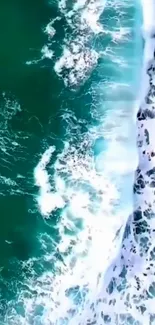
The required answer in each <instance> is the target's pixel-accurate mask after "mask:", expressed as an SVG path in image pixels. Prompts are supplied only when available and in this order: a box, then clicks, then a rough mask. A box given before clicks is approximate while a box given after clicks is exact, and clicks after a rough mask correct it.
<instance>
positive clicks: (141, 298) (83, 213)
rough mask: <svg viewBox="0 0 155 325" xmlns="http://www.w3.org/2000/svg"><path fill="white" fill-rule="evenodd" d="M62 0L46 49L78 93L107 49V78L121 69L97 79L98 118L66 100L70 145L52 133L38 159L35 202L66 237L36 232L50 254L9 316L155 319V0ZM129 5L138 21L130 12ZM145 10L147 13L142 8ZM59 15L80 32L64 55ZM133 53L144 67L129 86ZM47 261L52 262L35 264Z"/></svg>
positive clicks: (30, 320)
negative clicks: (59, 39)
mask: <svg viewBox="0 0 155 325" xmlns="http://www.w3.org/2000/svg"><path fill="white" fill-rule="evenodd" d="M135 3H136V5H135ZM148 4H149V5H148ZM134 6H136V9H134V10H135V11H134V10H133V8H134ZM58 7H59V12H60V15H59V16H58V17H56V19H54V20H52V21H51V22H50V23H49V24H48V25H47V26H46V28H45V30H44V32H45V33H46V34H47V36H48V42H47V44H46V45H45V46H44V47H43V49H42V50H41V56H42V57H41V60H42V59H45V58H49V59H51V60H53V62H54V63H53V69H54V71H55V74H56V75H57V77H58V78H60V79H61V80H62V81H63V83H64V86H65V87H66V88H67V87H68V88H70V89H71V90H72V92H73V93H76V91H78V89H79V88H80V87H81V86H82V85H84V83H86V82H87V81H88V80H89V77H90V75H91V74H92V73H93V70H94V69H95V67H96V66H97V64H98V62H99V60H103V67H102V65H101V66H100V69H101V72H100V73H101V74H102V78H103V76H104V79H106V72H107V73H108V69H109V71H110V72H109V73H111V71H112V69H114V71H115V78H114V79H112V78H111V79H110V77H109V79H108V78H107V80H106V82H105V83H103V82H102V81H100V83H98V84H95V82H94V84H93V87H92V88H91V91H92V92H94V94H95V93H97V95H94V96H96V97H95V100H96V102H97V104H96V102H95V104H94V103H93V105H92V108H91V118H92V119H94V120H95V123H90V125H87V127H86V121H85V120H84V119H82V118H81V119H78V118H77V116H76V114H75V112H73V111H71V110H69V109H64V110H63V111H62V121H63V123H64V124H65V134H64V135H63V137H62V148H61V150H57V147H56V145H55V144H52V137H51V139H50V141H49V142H48V140H45V139H44V141H43V145H42V148H41V149H40V154H39V155H38V157H37V159H38V163H37V165H36V167H35V169H34V185H35V186H36V187H37V195H36V196H35V202H36V209H37V210H38V211H39V213H40V215H41V217H42V218H44V221H45V224H46V223H47V224H48V220H49V219H51V218H53V219H54V218H57V219H58V222H57V224H56V225H55V226H54V230H55V231H56V232H57V233H58V236H59V239H60V240H58V241H56V239H54V237H53V238H52V237H51V236H49V235H48V234H47V233H42V234H40V235H39V242H40V245H41V247H42V251H43V252H44V254H43V256H40V258H37V257H34V258H31V259H30V260H29V261H25V262H23V268H24V267H27V268H28V269H30V270H31V272H34V273H33V276H32V277H31V278H29V279H27V278H25V279H24V284H23V287H22V290H21V291H20V292H19V293H18V297H17V299H16V302H14V303H12V302H11V303H9V306H8V311H7V315H6V317H5V322H4V323H5V324H8V325H11V324H15V325H18V324H19V325H20V324H25V325H26V324H27V325H29V324H34V325H43V324H44V325H95V324H97V325H104V324H112V325H115V324H116V325H128V324H134V325H153V324H155V312H154V304H155V300H154V299H155V281H154V275H155V274H154V220H153V217H154V213H155V211H154V207H153V205H154V198H153V196H154V167H155V165H154V159H155V158H154V157H155V153H154V145H153V142H154V138H155V125H154V123H155V122H154V118H155V115H154V92H155V83H154V71H155V57H154V55H155V54H154V53H155V38H154V36H155V34H154V33H155V2H154V0H142V1H141V2H139V1H135V2H134V3H133V2H132V1H127V0H126V1H122V2H121V3H120V1H117V0H114V1H113V2H112V1H108V0H107V1H99V0H98V1H96V2H93V1H85V0H81V1H80V0H79V1H76V2H75V3H74V5H73V6H71V5H70V4H68V2H67V1H59V6H58ZM130 9H131V10H133V12H132V14H133V13H134V14H133V17H132V19H131V20H134V21H135V23H134V32H133V31H132V28H131V26H128V23H127V22H126V16H125V12H126V11H127V10H130ZM108 10H113V11H112V12H114V19H113V20H112V26H111V28H110V27H109V28H108V23H105V24H103V25H102V24H101V23H99V19H100V17H101V16H102V15H104V13H105V14H107V15H110V14H111V11H108ZM140 10H141V11H142V15H143V18H142V19H143V25H141V19H140V18H139V16H138V15H137V16H136V13H137V12H138V11H140ZM62 17H65V19H66V21H67V24H68V25H67V26H68V29H69V31H71V32H70V33H68V31H66V34H65V35H64V38H63V41H62V44H61V47H62V49H63V50H62V53H61V55H60V57H59V58H58V57H56V52H55V42H54V37H55V35H56V33H57V30H56V27H55V24H56V23H57V21H60V20H61V19H62ZM108 17H110V16H108ZM111 19H112V17H111ZM136 19H137V20H136ZM114 22H115V24H116V26H115V28H114V26H113V23H114ZM100 35H102V36H103V35H104V36H107V37H108V42H107V44H104V46H101V44H100V43H99V42H97V40H98V38H97V37H100ZM133 35H134V37H135V44H134V45H133V47H132V45H131V44H132V37H133ZM142 37H143V40H144V46H143V54H142V52H141V39H142ZM109 40H110V41H111V43H110V41H109ZM128 42H129V43H130V46H131V47H132V50H133V49H134V53H133V57H134V55H135V53H136V55H137V60H138V58H139V60H138V62H137V61H136V60H135V61H134V59H133V61H132V60H131V59H130V56H128V50H129V48H128V47H127V50H126V51H125V50H124V47H125V46H127V44H128ZM92 44H93V46H92ZM98 44H99V45H98ZM122 51H124V52H123V54H122ZM130 54H131V53H130ZM142 56H143V62H142V60H141V57H142ZM107 58H108V59H107ZM104 60H105V61H106V60H107V64H105V65H104V63H105V61H104ZM33 63H34V62H31V63H30V62H29V63H28V62H27V63H26V64H33ZM132 64H133V65H134V67H135V71H136V73H135V74H138V78H137V77H136V76H134V77H133V80H134V81H133V80H132V86H130V83H131V74H130V73H129V71H130V69H131V66H132ZM141 64H142V68H141ZM137 66H138V67H137ZM110 69H111V70H110ZM119 71H121V72H119ZM119 73H120V74H119ZM136 78H137V79H136ZM135 79H136V82H135ZM138 79H140V80H142V82H141V81H139V80H138ZM137 83H138V86H136V85H137ZM138 89H140V90H138ZM134 92H136V94H135V93H134ZM103 97H104V98H106V101H103ZM96 121H97V122H96ZM83 129H86V131H84V132H83V131H82V130H83ZM136 138H137V143H136ZM137 165H138V168H137ZM135 170H136V172H135ZM53 247H54V248H55V250H54V251H53ZM46 265H48V270H46ZM39 266H41V267H43V268H44V272H42V274H41V275H40V276H36V272H35V269H37V268H38V267H39ZM32 270H33V271H32ZM0 320H1V318H0Z"/></svg>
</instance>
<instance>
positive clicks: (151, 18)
mask: <svg viewBox="0 0 155 325" xmlns="http://www.w3.org/2000/svg"><path fill="white" fill-rule="evenodd" d="M141 3H142V10H143V31H144V37H145V38H148V37H151V36H152V34H155V2H154V0H141Z"/></svg>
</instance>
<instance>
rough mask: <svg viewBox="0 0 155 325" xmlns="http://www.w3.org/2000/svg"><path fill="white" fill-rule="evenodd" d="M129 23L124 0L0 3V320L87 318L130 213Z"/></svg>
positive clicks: (37, 324)
mask: <svg viewBox="0 0 155 325" xmlns="http://www.w3.org/2000/svg"><path fill="white" fill-rule="evenodd" d="M140 25H141V12H140V4H139V2H138V1H133V0H130V1H129V0H125V1H122V0H107V1H106V0H105V1H104V0H102V1H101V0H94V1H93V0H92V1H89V0H81V1H80V0H76V1H71V0H68V1H67V0H59V1H58V0H51V1H48V0H41V1H39V2H38V1H35V0H33V1H30V0H27V1H25V0H23V1H22V2H21V1H19V0H12V1H10V0H5V1H4V0H2V1H1V2H0V30H1V51H0V324H5V325H11V324H14V325H22V324H24V325H30V324H33V325H51V324H52V325H53V324H54V325H60V324H63V325H68V324H71V325H78V324H85V320H86V319H87V318H89V313H90V310H91V308H90V306H91V304H92V302H94V301H95V299H96V295H97V293H98V291H99V287H100V285H99V278H100V276H101V274H102V275H103V274H104V272H105V270H106V267H107V266H108V263H109V258H112V257H113V256H114V255H115V253H116V251H117V249H118V248H119V237H118V236H116V234H117V231H118V229H119V228H120V227H121V226H122V225H123V224H124V222H125V220H126V218H127V216H128V214H129V212H130V211H131V205H132V181H133V171H134V169H135V166H136V161H137V157H136V145H135V127H134V121H133V120H134V119H133V116H134V111H135V108H136V105H137V102H136V100H137V96H138V85H139V80H138V77H139V75H140V74H139V71H140V68H141V62H142V44H141V38H140ZM114 238H115V245H112V241H113V239H114ZM83 310H85V313H84V312H83ZM80 312H81V316H80ZM80 322H81V323H80Z"/></svg>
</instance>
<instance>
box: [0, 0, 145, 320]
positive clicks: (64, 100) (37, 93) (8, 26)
mask: <svg viewBox="0 0 155 325" xmlns="http://www.w3.org/2000/svg"><path fill="white" fill-rule="evenodd" d="M106 10H107V11H106V14H105V16H101V22H102V23H103V24H105V25H106V24H107V25H108V19H107V17H108V15H109V16H111V17H112V16H113V11H112V9H109V10H108V9H106ZM134 12H135V9H134V7H133V8H130V10H129V12H128V13H127V14H126V17H124V25H125V22H126V19H127V18H128V20H129V25H130V26H132V24H133V22H132V19H133V15H134ZM58 14H59V12H58V7H57V3H56V1H55V2H54V4H49V3H48V2H47V1H43V0H42V1H40V2H38V1H35V0H34V1H30V0H27V1H25V0H23V1H18V0H12V1H11V0H1V1H0V31H1V32H0V35H1V37H0V39H1V46H0V49H1V50H0V194H1V195H0V269H1V272H0V296H1V304H0V321H1V322H3V321H4V319H5V316H6V313H7V308H8V301H13V300H16V294H17V292H19V291H20V290H23V289H22V288H24V279H25V277H26V278H27V279H29V278H31V277H32V276H33V277H34V278H35V277H36V278H37V276H39V275H41V274H42V273H43V272H44V271H45V270H50V271H51V270H52V268H53V272H54V263H55V261H56V260H58V259H60V256H59V254H58V252H57V251H56V250H54V249H55V247H54V246H53V247H52V244H51V242H49V243H48V240H47V237H46V236H45V242H44V244H45V246H44V247H43V246H42V245H41V243H40V235H41V234H47V235H49V236H50V237H52V238H55V240H56V241H59V239H60V238H59V234H58V230H57V229H55V228H54V226H55V225H56V224H57V222H58V220H59V218H60V213H59V212H60V211H59V210H57V211H56V212H54V213H53V214H52V218H50V219H48V221H46V222H45V221H44V219H43V217H42V216H41V214H40V212H39V210H38V206H37V203H36V197H37V195H38V188H37V187H36V186H35V182H34V175H33V172H34V168H35V167H36V165H37V164H38V162H39V159H40V158H41V155H42V154H43V152H44V151H45V150H46V149H47V148H48V146H50V145H55V146H56V152H55V153H54V156H53V161H54V160H55V158H56V155H57V154H58V153H59V152H61V150H62V148H63V141H62V140H63V139H67V137H68V136H69V135H68V134H67V133H66V130H67V126H68V125H67V121H65V120H64V119H63V118H62V115H63V113H64V112H65V111H69V112H71V114H73V115H74V116H75V117H76V119H77V120H76V121H84V122H82V123H81V124H80V123H79V129H78V133H77V134H76V132H77V131H76V130H75V134H74V130H73V131H72V136H73V141H74V143H75V146H76V143H77V146H78V143H79V141H80V139H82V137H83V135H84V134H85V133H86V131H87V130H88V127H90V126H91V125H98V124H99V120H100V118H99V116H98V115H99V114H98V112H100V111H98V112H97V111H96V107H97V104H98V103H99V102H100V101H101V100H103V103H104V104H103V106H104V105H105V99H106V100H107V98H106V93H104V85H105V83H106V81H107V80H111V81H112V82H116V80H118V79H119V81H120V80H121V78H122V80H125V82H128V81H129V80H130V81H132V82H131V84H132V86H131V87H130V90H129V102H130V101H131V102H132V101H133V100H134V99H135V94H134V92H133V84H134V83H135V84H136V82H137V80H136V78H135V70H134V68H133V69H131V68H130V66H129V67H127V68H124V70H121V69H120V70H119V68H118V66H116V64H115V63H111V61H110V59H109V58H108V59H105V57H102V58H100V59H99V61H98V64H97V66H96V67H95V69H94V70H93V71H92V73H91V78H89V79H88V80H87V81H86V82H85V83H84V84H83V85H81V87H78V89H77V90H76V92H75V91H71V89H70V88H69V87H68V88H66V87H65V86H64V82H63V80H62V79H60V78H58V76H57V75H56V73H55V72H54V69H53V67H54V61H55V59H56V57H58V56H60V55H61V53H62V46H61V44H62V40H63V38H64V35H65V33H66V28H67V27H66V25H65V24H66V22H65V18H64V17H63V16H62V20H61V21H60V22H59V21H58V22H57V33H56V36H55V39H54V43H53V48H54V50H55V56H54V59H53V61H52V60H50V59H47V58H45V59H42V60H40V58H41V49H42V48H43V46H44V45H45V44H47V35H46V34H45V33H44V28H45V27H46V25H47V24H48V22H49V21H50V19H53V18H55V17H56V16H57V15H58ZM115 23H116V21H115V19H114V20H112V21H111V28H112V25H113V24H115ZM68 33H69V29H68ZM134 33H135V32H133V35H134ZM93 42H94V46H95V47H96V49H101V50H104V48H105V47H106V46H107V44H108V43H109V44H111V43H110V42H111V39H110V38H109V36H107V38H105V37H103V35H99V36H97V37H96V38H95V39H94V40H93ZM122 48H123V45H122V44H121V45H120V46H118V47H116V51H117V54H119V53H121V51H122ZM133 53H136V48H135V43H134V42H133V40H132V37H131V40H130V41H129V45H128V47H127V46H126V48H125V50H124V55H125V57H126V59H127V60H128V61H129V64H133V66H140V62H139V61H138V57H136V58H135V59H133ZM34 60H36V61H37V60H38V62H37V63H35V64H26V62H28V61H34ZM39 60H40V61H39ZM122 69H123V68H122ZM103 76H104V80H103ZM123 78H124V79H123ZM97 84H98V86H97ZM98 89H100V90H99V91H98ZM121 96H122V91H120V94H119V98H121ZM127 96H128V94H127ZM108 101H109V103H110V101H111V100H110V97H108ZM118 101H119V100H118V98H117V99H115V100H114V102H115V105H116V109H117V108H118V104H117V102H118ZM108 105H110V106H112V105H111V103H110V104H108ZM93 107H95V110H94V115H93V114H92V109H93ZM100 109H101V108H99V110H100ZM101 112H102V114H103V115H104V108H102V109H101ZM92 115H93V116H94V117H93V118H92ZM50 173H51V175H52V170H51V169H50ZM53 245H54V244H53ZM46 249H47V250H48V249H49V250H51V251H53V252H54V253H53V260H52V263H51V261H50V262H48V261H46V262H45V261H44V263H42V262H40V261H41V258H42V256H43V255H44V254H45V250H46ZM32 257H33V258H36V260H35V261H36V262H35V261H34V263H32V264H31V266H29V265H27V264H26V263H23V262H25V261H27V260H29V259H30V258H32ZM31 294H32V295H34V296H35V295H36V294H37V293H36V292H31ZM19 308H20V307H19ZM21 309H22V308H21ZM21 313H22V311H21ZM7 322H8V324H12V323H11V322H10V323H9V321H7ZM4 323H5V324H6V321H5V322H4ZM19 324H20V323H19ZM25 324H27V323H25ZM38 324H40V323H38ZM15 325H16V324H15Z"/></svg>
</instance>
